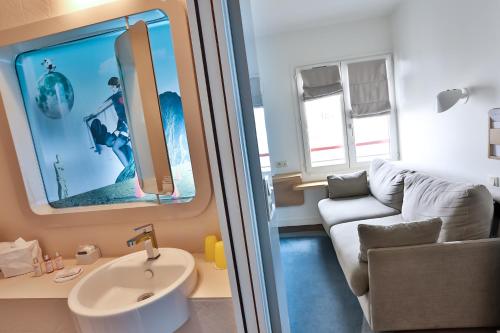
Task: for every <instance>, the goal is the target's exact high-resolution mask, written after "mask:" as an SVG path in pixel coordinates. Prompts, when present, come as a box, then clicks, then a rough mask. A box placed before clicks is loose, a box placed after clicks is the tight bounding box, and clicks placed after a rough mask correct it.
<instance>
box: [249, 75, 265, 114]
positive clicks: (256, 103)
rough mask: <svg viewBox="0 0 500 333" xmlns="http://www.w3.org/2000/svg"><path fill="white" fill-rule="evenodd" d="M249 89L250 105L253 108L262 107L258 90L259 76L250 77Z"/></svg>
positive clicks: (260, 94)
mask: <svg viewBox="0 0 500 333" xmlns="http://www.w3.org/2000/svg"><path fill="white" fill-rule="evenodd" d="M250 89H251V90H252V105H253V107H254V108H260V107H263V106H264V104H263V103H262V92H261V90H260V79H259V77H251V78H250Z"/></svg>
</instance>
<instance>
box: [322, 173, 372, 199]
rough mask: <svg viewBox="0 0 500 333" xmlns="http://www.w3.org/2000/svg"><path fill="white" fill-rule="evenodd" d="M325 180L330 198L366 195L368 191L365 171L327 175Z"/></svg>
mask: <svg viewBox="0 0 500 333" xmlns="http://www.w3.org/2000/svg"><path fill="white" fill-rule="evenodd" d="M327 180H328V197H329V198H330V199H337V198H345V197H352V196H360V195H368V193H369V191H368V177H367V175H366V171H359V172H353V173H348V174H344V175H333V176H328V177H327Z"/></svg>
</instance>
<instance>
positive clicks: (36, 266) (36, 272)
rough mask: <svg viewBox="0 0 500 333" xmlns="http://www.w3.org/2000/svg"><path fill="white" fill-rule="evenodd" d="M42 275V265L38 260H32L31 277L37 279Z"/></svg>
mask: <svg viewBox="0 0 500 333" xmlns="http://www.w3.org/2000/svg"><path fill="white" fill-rule="evenodd" d="M42 275H43V271H42V265H41V264H40V262H39V261H38V258H33V276H34V277H39V276H42Z"/></svg>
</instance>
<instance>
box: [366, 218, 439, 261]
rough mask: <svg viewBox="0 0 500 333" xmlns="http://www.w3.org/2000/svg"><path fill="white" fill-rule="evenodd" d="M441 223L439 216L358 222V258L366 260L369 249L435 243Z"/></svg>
mask: <svg viewBox="0 0 500 333" xmlns="http://www.w3.org/2000/svg"><path fill="white" fill-rule="evenodd" d="M442 224H443V222H442V221H441V218H439V217H437V218H432V219H429V220H424V221H418V222H403V223H398V224H393V225H369V224H359V225H358V235H359V243H360V248H359V250H360V252H359V260H360V261H368V250H369V249H375V248H384V247H397V246H409V245H420V244H430V243H436V241H437V240H438V237H439V233H440V231H441V225H442Z"/></svg>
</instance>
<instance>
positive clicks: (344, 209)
mask: <svg viewBox="0 0 500 333" xmlns="http://www.w3.org/2000/svg"><path fill="white" fill-rule="evenodd" d="M318 208H319V213H320V215H321V217H322V218H323V227H324V228H325V231H326V232H327V233H330V228H331V227H332V226H333V225H335V224H339V223H344V222H351V221H358V220H366V219H373V218H377V217H384V216H390V215H397V214H400V211H398V210H396V209H394V208H391V207H388V206H385V205H384V204H382V203H380V202H379V201H378V200H377V199H375V198H374V197H372V196H371V195H366V196H362V197H349V198H340V199H323V200H321V201H320V202H318ZM356 233H357V232H356Z"/></svg>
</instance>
